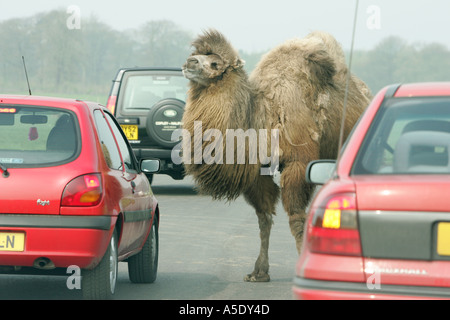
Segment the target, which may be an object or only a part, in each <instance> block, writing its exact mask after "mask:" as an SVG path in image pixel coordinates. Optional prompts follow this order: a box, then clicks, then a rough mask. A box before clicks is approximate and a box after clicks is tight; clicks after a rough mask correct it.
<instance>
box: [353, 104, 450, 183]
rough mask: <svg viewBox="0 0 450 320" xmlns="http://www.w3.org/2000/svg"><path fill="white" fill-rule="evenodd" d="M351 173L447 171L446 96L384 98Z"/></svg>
mask: <svg viewBox="0 0 450 320" xmlns="http://www.w3.org/2000/svg"><path fill="white" fill-rule="evenodd" d="M352 174H356V175H358V174H450V98H448V97H445V98H439V97H419V98H392V99H389V100H388V101H385V102H384V103H383V106H381V108H380V110H379V111H378V114H377V115H376V117H375V119H374V121H373V123H372V125H371V127H370V129H369V131H368V133H367V135H366V137H365V139H364V142H363V144H362V146H361V148H360V150H359V152H358V156H357V158H356V161H355V163H354V165H353V168H352Z"/></svg>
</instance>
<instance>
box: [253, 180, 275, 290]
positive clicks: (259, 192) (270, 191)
mask: <svg viewBox="0 0 450 320" xmlns="http://www.w3.org/2000/svg"><path fill="white" fill-rule="evenodd" d="M279 196H280V190H279V187H278V185H277V184H276V183H275V182H274V181H273V178H272V177H271V176H258V179H257V180H256V181H255V183H254V184H253V185H252V186H251V187H250V188H249V189H248V190H247V191H246V192H245V193H244V197H245V200H246V201H247V202H248V203H249V204H250V205H251V206H253V207H254V208H255V210H256V215H257V217H258V224H259V231H260V232H259V236H260V238H261V247H260V251H259V256H258V258H257V259H256V262H255V268H254V270H253V272H252V273H250V274H247V275H246V276H245V277H244V281H247V282H267V281H270V276H269V238H270V230H271V229H272V223H273V221H272V215H274V214H275V213H276V212H275V206H276V204H277V202H278V199H279Z"/></svg>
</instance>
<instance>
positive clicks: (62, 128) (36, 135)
mask: <svg viewBox="0 0 450 320" xmlns="http://www.w3.org/2000/svg"><path fill="white" fill-rule="evenodd" d="M78 132H79V130H78V125H77V120H76V116H75V115H74V114H72V113H71V112H69V111H67V110H64V109H57V108H46V107H34V106H2V107H0V137H1V139H0V163H1V164H3V165H4V166H6V167H8V168H10V167H36V166H48V165H52V164H56V163H62V162H67V161H70V160H71V159H72V158H73V157H74V156H75V155H76V154H77V150H78V145H79V141H78V140H79V138H78V137H79V133H78Z"/></svg>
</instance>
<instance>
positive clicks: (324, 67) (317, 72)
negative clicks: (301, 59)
mask: <svg viewBox="0 0 450 320" xmlns="http://www.w3.org/2000/svg"><path fill="white" fill-rule="evenodd" d="M305 60H306V61H307V62H308V65H309V70H310V74H311V78H313V79H315V80H316V82H317V84H319V85H320V86H326V85H330V84H332V83H333V77H334V75H335V74H336V65H335V63H334V60H333V58H332V57H331V56H330V55H329V54H328V53H327V51H325V50H324V49H319V50H312V51H310V52H307V53H306V54H305Z"/></svg>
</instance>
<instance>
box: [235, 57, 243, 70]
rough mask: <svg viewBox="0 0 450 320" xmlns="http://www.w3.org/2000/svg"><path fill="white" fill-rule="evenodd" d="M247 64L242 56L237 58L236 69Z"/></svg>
mask: <svg viewBox="0 0 450 320" xmlns="http://www.w3.org/2000/svg"><path fill="white" fill-rule="evenodd" d="M244 65H245V60H242V59H241V58H236V61H235V62H234V64H233V68H234V69H240V68H242V67H243V66H244Z"/></svg>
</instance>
